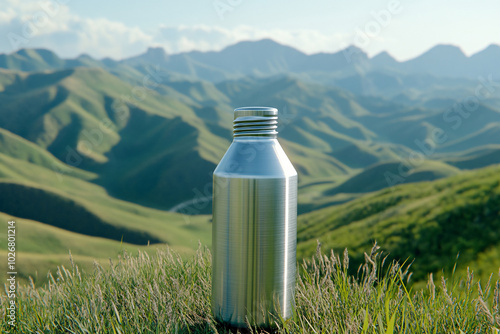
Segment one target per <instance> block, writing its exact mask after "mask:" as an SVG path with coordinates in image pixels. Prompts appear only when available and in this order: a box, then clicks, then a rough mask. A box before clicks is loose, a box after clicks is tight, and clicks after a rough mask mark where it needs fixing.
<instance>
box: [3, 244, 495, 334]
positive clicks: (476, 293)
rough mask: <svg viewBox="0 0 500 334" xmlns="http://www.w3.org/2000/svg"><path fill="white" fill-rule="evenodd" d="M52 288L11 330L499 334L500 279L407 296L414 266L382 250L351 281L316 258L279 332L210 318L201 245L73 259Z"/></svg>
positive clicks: (33, 300)
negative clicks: (89, 264)
mask: <svg viewBox="0 0 500 334" xmlns="http://www.w3.org/2000/svg"><path fill="white" fill-rule="evenodd" d="M71 263H72V264H71V265H70V266H68V268H66V267H64V266H59V267H58V269H57V272H55V273H53V274H49V283H48V284H47V285H46V286H44V287H36V286H35V285H34V284H31V285H27V286H19V287H18V294H17V299H16V302H17V310H16V312H17V313H16V317H17V318H16V321H17V325H16V327H11V326H9V324H8V323H7V320H8V318H7V317H5V316H4V315H5V314H6V313H5V312H6V307H7V301H8V299H7V298H6V296H5V295H2V297H1V300H0V302H1V303H0V314H1V315H2V317H3V318H4V319H5V320H6V321H5V322H2V323H0V329H1V330H2V332H3V333H28V332H30V333H165V332H167V333H230V332H233V333H234V332H241V333H244V332H248V333H249V332H251V333H258V332H262V333H266V332H275V333H363V334H365V333H445V332H446V333H457V334H459V333H498V329H499V328H500V313H499V307H500V281H499V280H498V277H492V278H491V279H490V280H489V281H488V282H487V283H486V284H484V283H483V285H481V284H480V282H478V281H477V280H476V279H475V278H474V274H473V273H472V272H468V274H467V275H466V276H464V277H457V276H455V275H453V276H452V277H450V278H440V279H437V280H436V282H435V281H434V279H433V277H432V276H430V277H429V279H428V284H427V287H426V288H423V289H421V290H415V291H412V290H408V287H407V281H408V280H409V279H410V277H411V273H410V271H409V269H411V267H410V266H408V265H403V266H401V265H399V264H398V263H395V262H393V263H391V264H389V263H388V261H386V258H384V257H382V253H381V252H380V251H379V249H378V247H377V246H376V245H375V246H374V247H373V248H372V250H371V252H369V254H367V253H365V263H364V264H363V265H361V266H360V267H359V269H358V274H357V275H355V276H353V275H350V274H349V273H348V267H349V257H348V254H347V250H346V251H345V252H344V254H343V256H339V255H338V254H335V253H333V252H331V253H330V255H329V256H327V255H324V254H321V252H320V250H319V248H318V251H317V253H316V255H315V256H313V257H312V258H311V259H309V260H306V261H304V262H303V263H302V265H301V266H300V270H299V273H298V275H297V283H296V295H295V297H296V308H295V310H294V315H293V317H292V318H291V319H288V320H284V319H275V321H274V326H275V328H274V329H273V330H272V331H271V330H265V329H258V328H250V329H249V330H235V329H231V328H229V327H227V326H224V325H222V324H219V323H217V322H216V321H215V320H214V318H213V317H212V315H211V312H210V293H211V292H210V289H211V279H210V276H211V274H210V273H211V255H210V252H209V251H208V249H207V248H202V247H200V248H199V249H198V251H197V253H196V256H194V257H191V258H189V259H187V260H183V259H182V257H180V256H179V255H178V254H176V253H174V252H173V251H172V250H170V249H165V250H158V252H157V254H155V255H148V254H147V253H145V252H140V253H139V254H138V255H137V256H131V255H129V254H128V253H126V252H124V253H123V254H122V256H120V258H119V259H118V260H117V261H113V262H110V264H109V267H108V268H103V267H102V266H101V265H99V264H98V263H95V264H94V268H93V270H90V271H88V272H85V273H84V272H81V271H80V269H79V267H78V266H77V265H75V264H74V263H73V261H71Z"/></svg>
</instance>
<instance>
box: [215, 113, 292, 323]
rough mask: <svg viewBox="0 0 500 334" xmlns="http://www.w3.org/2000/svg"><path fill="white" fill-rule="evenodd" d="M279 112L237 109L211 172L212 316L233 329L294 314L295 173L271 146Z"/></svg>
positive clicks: (281, 153) (275, 145)
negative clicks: (228, 139) (225, 147)
mask: <svg viewBox="0 0 500 334" xmlns="http://www.w3.org/2000/svg"><path fill="white" fill-rule="evenodd" d="M276 124H277V110H276V109H274V108H263V107H259V108H256V107H251V108H240V109H236V110H235V122H234V140H233V142H232V144H231V146H230V147H229V149H228V151H227V152H226V154H225V155H224V157H223V158H222V160H221V162H220V163H219V165H218V166H217V168H216V170H215V172H214V195H213V196H214V198H213V227H212V248H213V252H212V254H213V269H212V311H213V313H214V315H215V317H216V318H217V319H219V320H220V321H223V322H227V323H230V324H232V325H234V326H240V327H244V326H246V324H247V321H248V322H249V323H250V324H251V325H268V324H269V322H270V314H274V315H278V314H279V315H280V316H281V317H283V318H288V317H290V316H291V314H292V307H293V301H294V286H295V270H296V269H295V263H296V240H297V238H296V235H297V173H296V171H295V169H294V168H293V166H292V164H291V163H290V161H289V160H288V157H287V156H286V154H285V152H284V151H283V149H282V148H281V146H280V144H279V143H278V141H277V139H276Z"/></svg>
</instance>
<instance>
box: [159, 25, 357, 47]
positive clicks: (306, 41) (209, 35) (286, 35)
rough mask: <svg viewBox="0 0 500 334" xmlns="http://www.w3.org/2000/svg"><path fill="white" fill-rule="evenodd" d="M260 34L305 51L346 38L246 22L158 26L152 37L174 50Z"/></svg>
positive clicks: (222, 43) (334, 44)
mask: <svg viewBox="0 0 500 334" xmlns="http://www.w3.org/2000/svg"><path fill="white" fill-rule="evenodd" d="M263 38H271V39H273V40H275V41H277V42H280V43H283V44H286V45H289V46H292V47H295V48H297V49H300V50H302V51H304V52H306V53H315V52H321V51H337V50H339V49H340V46H341V44H342V42H343V41H345V40H347V39H346V36H343V35H340V34H336V35H325V34H322V33H320V32H318V31H315V30H297V31H288V30H283V29H271V30H263V29H259V28H254V27H249V26H238V27H235V28H233V29H226V28H221V27H209V26H205V25H198V26H190V27H187V26H180V27H164V26H163V27H160V28H159V29H158V31H157V33H156V34H155V37H154V40H155V42H156V43H157V44H158V45H161V46H163V47H164V48H165V49H166V50H167V51H168V52H171V53H177V52H182V51H191V50H201V51H210V50H220V49H222V48H224V47H226V46H228V45H230V44H234V43H236V42H238V41H242V40H259V39H263ZM344 44H345V42H344Z"/></svg>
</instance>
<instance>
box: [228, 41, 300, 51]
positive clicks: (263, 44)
mask: <svg viewBox="0 0 500 334" xmlns="http://www.w3.org/2000/svg"><path fill="white" fill-rule="evenodd" d="M235 50H238V51H243V52H246V51H247V50H251V51H255V50H259V51H262V52H265V51H270V52H274V51H276V50H283V51H285V50H286V51H288V52H294V53H297V54H298V53H300V54H303V52H302V51H299V50H297V49H296V48H294V47H292V46H288V45H285V44H281V43H278V42H276V41H275V40H273V39H270V38H264V39H260V40H256V41H241V42H237V43H235V44H232V45H229V46H227V47H226V48H224V49H223V50H222V51H221V52H225V51H233V52H234V51H235Z"/></svg>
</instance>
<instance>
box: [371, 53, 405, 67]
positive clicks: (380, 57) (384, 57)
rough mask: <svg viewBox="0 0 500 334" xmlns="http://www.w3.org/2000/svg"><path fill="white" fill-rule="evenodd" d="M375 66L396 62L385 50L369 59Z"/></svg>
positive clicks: (389, 64) (391, 64) (390, 64)
mask: <svg viewBox="0 0 500 334" xmlns="http://www.w3.org/2000/svg"><path fill="white" fill-rule="evenodd" d="M370 61H371V63H372V64H373V65H375V66H393V65H396V64H397V63H398V61H397V60H396V59H394V57H392V56H391V55H390V54H389V53H388V52H387V51H382V52H380V53H378V54H376V55H375V56H373V57H372V58H371V59H370Z"/></svg>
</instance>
